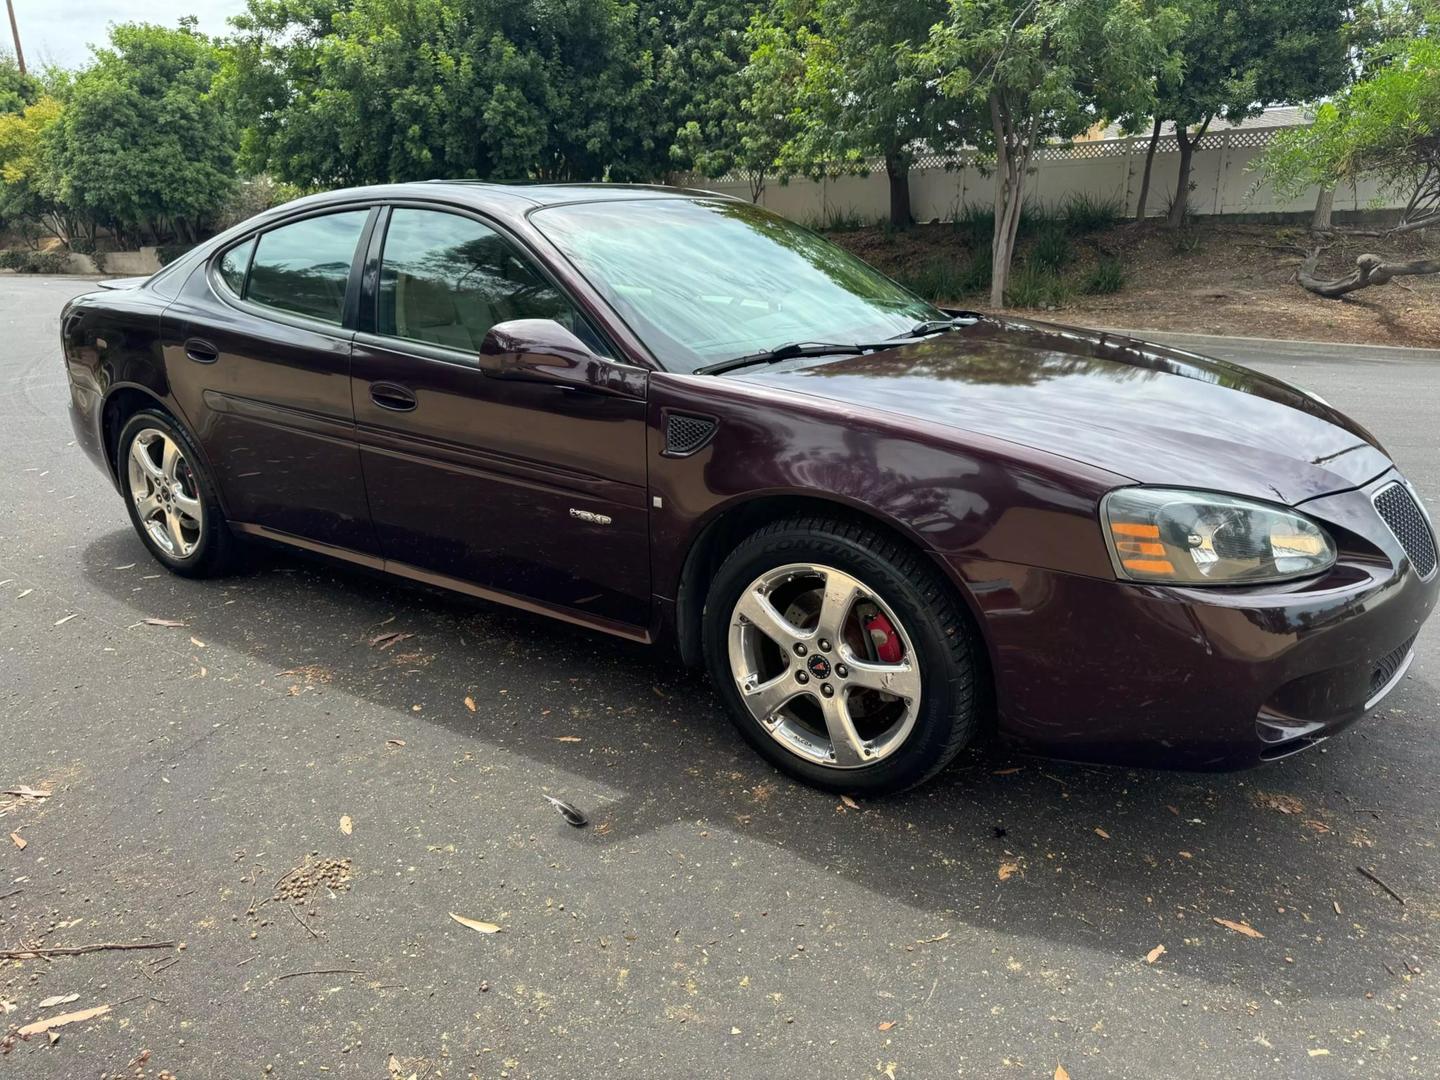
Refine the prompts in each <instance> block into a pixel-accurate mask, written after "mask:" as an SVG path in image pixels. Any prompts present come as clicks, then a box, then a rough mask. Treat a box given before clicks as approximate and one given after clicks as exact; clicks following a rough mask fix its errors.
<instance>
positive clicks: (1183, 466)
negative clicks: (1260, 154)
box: [731, 317, 1391, 505]
mask: <svg viewBox="0 0 1440 1080" xmlns="http://www.w3.org/2000/svg"><path fill="white" fill-rule="evenodd" d="M731 377H733V378H737V379H743V380H744V381H746V382H749V383H756V384H761V385H765V386H768V387H772V388H774V389H777V390H780V391H782V392H785V393H800V394H805V395H808V396H810V397H817V398H824V399H828V400H830V401H833V402H836V403H839V404H843V405H845V406H848V407H850V408H853V409H858V410H866V409H869V410H875V411H877V412H878V411H883V412H886V413H889V414H892V415H900V416H911V417H915V418H917V419H920V420H924V421H927V422H930V423H938V424H942V425H945V426H948V427H952V428H954V429H956V430H958V431H962V432H973V433H976V434H979V435H984V436H987V437H991V438H997V439H1003V440H1006V441H1008V442H1011V443H1016V444H1019V445H1023V446H1027V447H1030V448H1032V449H1036V450H1042V451H1045V452H1048V453H1051V454H1058V455H1060V456H1063V457H1067V458H1071V459H1073V460H1076V461H1082V462H1085V463H1087V464H1090V465H1093V466H1097V467H1099V468H1103V469H1105V470H1107V471H1109V472H1112V473H1115V474H1117V475H1120V476H1123V477H1127V478H1129V479H1131V480H1134V481H1136V482H1137V483H1143V484H1169V485H1173V486H1179V487H1190V488H1200V489H1205V490H1215V491H1227V492H1231V493H1234V494H1239V495H1248V496H1251V497H1253V498H1260V499H1266V500H1270V501H1272V502H1273V501H1276V500H1278V501H1280V502H1283V503H1287V504H1290V505H1294V504H1295V503H1299V502H1303V501H1304V500H1306V499H1311V498H1314V497H1316V496H1318V495H1325V494H1330V493H1332V492H1335V491H1341V490H1346V489H1349V488H1354V487H1359V486H1360V485H1362V484H1364V483H1366V482H1367V481H1369V480H1371V479H1373V478H1375V477H1376V476H1379V475H1380V474H1381V473H1383V472H1385V471H1386V470H1387V469H1388V468H1390V464H1391V463H1390V459H1389V458H1388V457H1387V456H1386V455H1385V453H1384V451H1383V450H1382V449H1381V448H1380V446H1379V444H1378V443H1377V442H1376V440H1375V439H1374V438H1373V436H1371V435H1370V434H1369V433H1368V432H1366V431H1365V429H1364V428H1362V427H1360V426H1359V425H1358V424H1356V423H1355V422H1354V421H1352V420H1350V419H1349V418H1347V417H1345V416H1344V415H1342V414H1341V413H1339V412H1337V411H1336V410H1335V409H1333V408H1331V407H1330V406H1329V405H1327V404H1326V403H1325V402H1323V401H1322V400H1320V399H1319V398H1318V397H1316V396H1314V395H1312V394H1309V393H1306V392H1305V391H1303V390H1300V389H1298V388H1296V387H1294V386H1291V385H1290V384H1288V383H1285V382H1283V381H1281V380H1279V379H1275V378H1272V377H1270V376H1268V375H1264V374H1261V373H1260V372H1257V371H1252V370H1250V369H1249V368H1244V367H1240V366H1239V365H1236V364H1231V363H1228V362H1226V361H1222V360H1213V359H1208V358H1206V357H1201V356H1197V355H1195V354H1193V353H1187V352H1183V351H1181V350H1178V349H1169V348H1166V347H1164V346H1159V345H1152V344H1149V343H1146V342H1142V341H1138V340H1136V339H1133V338H1127V337H1122V336H1118V335H1115V334H1106V333H1098V332H1094V331H1088V330H1074V329H1070V328H1067V327H1060V326H1051V325H1048V324H1045V323H1035V322H1023V321H1020V320H1010V319H993V318H984V317H982V318H980V319H979V320H978V321H977V322H976V323H975V324H974V325H973V326H968V327H964V328H962V329H959V330H956V331H953V332H948V333H945V334H940V335H937V336H935V337H931V338H926V339H923V340H920V341H916V342H913V343H909V344H905V345H901V346H897V347H896V348H893V349H885V350H881V351H879V352H872V353H867V354H865V355H862V356H849V357H841V358H836V359H828V360H823V361H819V362H815V361H810V362H800V363H795V364H790V365H782V366H773V367H769V368H750V369H743V370H741V371H737V372H735V373H734V374H733V375H732V376H731Z"/></svg>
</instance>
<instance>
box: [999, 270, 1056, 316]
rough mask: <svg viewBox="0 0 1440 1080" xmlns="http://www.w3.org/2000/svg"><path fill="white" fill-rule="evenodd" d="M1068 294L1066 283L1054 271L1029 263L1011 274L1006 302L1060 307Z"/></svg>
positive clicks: (1023, 305)
mask: <svg viewBox="0 0 1440 1080" xmlns="http://www.w3.org/2000/svg"><path fill="white" fill-rule="evenodd" d="M1068 295H1069V290H1068V289H1066V287H1065V283H1064V282H1063V281H1061V280H1060V278H1059V277H1057V276H1056V275H1055V273H1054V272H1053V271H1051V270H1045V269H1042V268H1040V267H1038V266H1035V265H1032V264H1030V263H1027V264H1026V265H1024V266H1022V267H1020V268H1019V269H1018V270H1016V271H1015V272H1014V273H1012V274H1011V275H1010V287H1009V289H1007V290H1006V292H1005V302H1006V303H1007V304H1009V305H1010V306H1011V307H1022V308H1043V307H1059V306H1060V305H1061V304H1063V303H1064V302H1065V299H1066V297H1067V296H1068Z"/></svg>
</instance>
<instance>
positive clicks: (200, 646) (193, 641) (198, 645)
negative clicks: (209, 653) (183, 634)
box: [190, 637, 205, 649]
mask: <svg viewBox="0 0 1440 1080" xmlns="http://www.w3.org/2000/svg"><path fill="white" fill-rule="evenodd" d="M190 644H191V645H194V646H195V647H196V648H197V649H203V648H205V642H203V641H201V640H200V639H199V638H198V637H192V638H191V639H190Z"/></svg>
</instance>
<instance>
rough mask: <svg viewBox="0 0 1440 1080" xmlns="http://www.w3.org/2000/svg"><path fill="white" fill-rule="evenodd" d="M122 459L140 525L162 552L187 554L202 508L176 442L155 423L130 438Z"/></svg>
mask: <svg viewBox="0 0 1440 1080" xmlns="http://www.w3.org/2000/svg"><path fill="white" fill-rule="evenodd" d="M127 463H128V467H129V470H130V498H131V499H133V500H134V502H135V514H136V516H137V517H138V518H139V520H140V524H141V526H142V527H143V528H144V530H145V531H146V532H147V533H148V534H149V535H150V539H152V540H154V541H155V543H156V544H157V545H158V546H159V547H160V548H161V549H162V550H164V551H165V553H166V554H168V555H170V556H171V557H172V558H175V559H188V558H189V557H190V556H191V555H193V554H194V553H195V548H196V547H197V546H198V545H199V543H200V536H201V534H202V532H203V531H204V528H205V507H204V504H203V503H202V502H201V501H200V493H199V490H198V488H197V486H196V481H195V473H194V471H193V470H192V469H191V467H190V463H189V462H187V461H186V460H185V454H184V453H183V452H182V451H181V449H180V446H179V444H178V443H176V441H175V440H174V439H172V438H171V437H170V436H169V435H167V434H165V432H163V431H160V430H159V429H157V428H145V429H144V430H142V431H139V432H137V433H136V435H135V437H134V438H133V439H132V440H131V442H130V455H129V458H128V462H127Z"/></svg>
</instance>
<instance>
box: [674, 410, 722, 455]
mask: <svg viewBox="0 0 1440 1080" xmlns="http://www.w3.org/2000/svg"><path fill="white" fill-rule="evenodd" d="M715 426H716V425H715V421H714V419H712V418H711V417H708V416H687V415H686V414H685V413H673V412H672V413H667V414H666V416H665V453H666V455H668V456H669V457H687V456H689V455H690V454H693V453H695V451H697V450H699V449H700V448H701V447H702V446H704V445H705V444H706V443H708V442H709V441H710V436H712V435H714V434H715Z"/></svg>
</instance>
